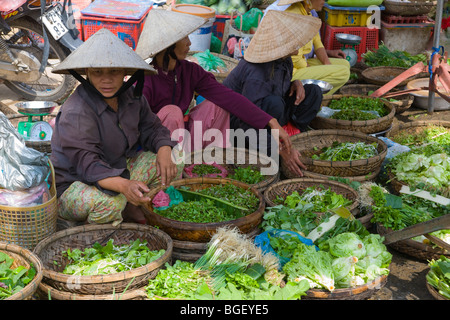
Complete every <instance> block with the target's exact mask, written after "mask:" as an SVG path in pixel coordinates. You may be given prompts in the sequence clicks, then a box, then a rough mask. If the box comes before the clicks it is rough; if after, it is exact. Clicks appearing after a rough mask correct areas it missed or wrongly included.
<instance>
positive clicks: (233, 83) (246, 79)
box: [223, 58, 292, 107]
mask: <svg viewBox="0 0 450 320" xmlns="http://www.w3.org/2000/svg"><path fill="white" fill-rule="evenodd" d="M291 79H292V60H291V59H290V58H284V59H278V60H276V61H271V62H266V63H251V62H248V61H245V60H244V59H242V60H241V61H239V63H238V65H237V66H236V67H235V68H234V69H233V70H232V71H231V72H230V74H229V75H228V77H227V78H226V79H225V81H224V82H223V84H224V85H225V86H227V87H228V88H230V89H232V90H233V91H236V92H238V93H240V94H242V95H244V96H245V97H247V98H248V99H249V100H250V101H252V102H253V103H254V104H256V105H257V106H258V107H261V103H262V100H263V99H264V98H265V97H267V96H269V95H275V96H279V97H285V95H286V94H287V93H288V90H289V88H290V86H291Z"/></svg>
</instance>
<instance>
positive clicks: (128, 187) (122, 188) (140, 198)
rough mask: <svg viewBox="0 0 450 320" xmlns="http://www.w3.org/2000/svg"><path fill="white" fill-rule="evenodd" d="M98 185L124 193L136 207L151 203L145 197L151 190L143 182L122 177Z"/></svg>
mask: <svg viewBox="0 0 450 320" xmlns="http://www.w3.org/2000/svg"><path fill="white" fill-rule="evenodd" d="M98 184H99V185H100V186H101V187H102V188H104V189H108V190H112V191H115V192H119V193H122V194H123V195H124V196H125V197H126V198H127V201H128V202H130V203H131V204H134V205H135V206H139V205H141V204H145V203H147V202H149V201H150V198H149V197H146V196H144V194H145V193H147V192H149V191H150V189H149V188H148V187H147V185H146V184H145V183H143V182H141V181H137V180H128V179H125V178H122V177H110V178H105V179H102V180H99V181H98Z"/></svg>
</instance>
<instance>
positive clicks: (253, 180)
mask: <svg viewBox="0 0 450 320" xmlns="http://www.w3.org/2000/svg"><path fill="white" fill-rule="evenodd" d="M228 178H229V179H234V180H238V181H241V182H244V183H248V184H257V183H260V182H261V181H263V180H264V178H265V177H264V176H263V175H262V174H261V171H260V170H258V169H257V168H255V167H252V166H249V167H239V168H236V169H235V170H234V173H233V174H232V175H229V176H228Z"/></svg>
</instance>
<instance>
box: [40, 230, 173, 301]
mask: <svg viewBox="0 0 450 320" xmlns="http://www.w3.org/2000/svg"><path fill="white" fill-rule="evenodd" d="M172 249H173V244H172V239H171V238H170V237H169V236H168V235H167V234H166V233H165V232H163V231H161V230H158V229H156V228H154V227H151V226H148V225H141V224H136V223H122V224H120V225H118V226H112V225H111V224H103V225H83V226H79V227H74V228H69V229H65V230H63V231H59V232H57V233H55V234H53V235H52V236H50V237H48V238H46V239H44V240H43V241H41V242H40V243H39V244H38V246H36V248H35V249H34V253H35V254H36V255H37V256H38V257H39V258H40V259H41V261H42V264H43V279H42V283H44V284H46V285H48V286H50V287H52V288H53V289H55V290H57V291H59V292H60V293H66V294H68V295H70V294H75V295H81V296H96V295H112V294H122V293H124V292H125V291H131V290H135V289H139V288H142V287H143V286H145V285H146V284H147V282H148V280H149V279H151V278H154V277H155V276H156V274H157V273H158V272H159V270H160V269H161V268H162V267H163V266H164V264H165V263H166V262H170V261H171V256H172ZM44 290H45V289H44Z"/></svg>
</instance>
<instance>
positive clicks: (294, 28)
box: [244, 10, 322, 63]
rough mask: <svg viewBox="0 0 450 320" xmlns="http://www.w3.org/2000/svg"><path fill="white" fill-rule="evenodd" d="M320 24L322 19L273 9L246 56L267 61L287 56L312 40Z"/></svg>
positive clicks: (251, 60)
mask: <svg viewBox="0 0 450 320" xmlns="http://www.w3.org/2000/svg"><path fill="white" fill-rule="evenodd" d="M321 25H322V21H321V20H320V19H319V18H315V17H311V16H303V15H300V14H297V13H292V12H285V11H278V10H270V11H268V12H267V14H266V16H265V17H264V19H262V20H261V23H260V25H259V26H258V29H256V33H255V35H254V36H253V38H252V40H251V41H250V44H249V46H248V48H247V49H246V50H245V52H244V59H245V60H247V61H248V62H253V63H264V62H269V61H273V60H277V59H280V58H283V57H286V56H288V55H289V54H290V53H292V52H294V51H296V50H298V49H300V48H301V47H303V46H304V45H306V44H307V43H308V42H309V41H311V40H312V38H313V37H314V36H315V35H316V34H317V33H318V32H319V29H320V26H321Z"/></svg>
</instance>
